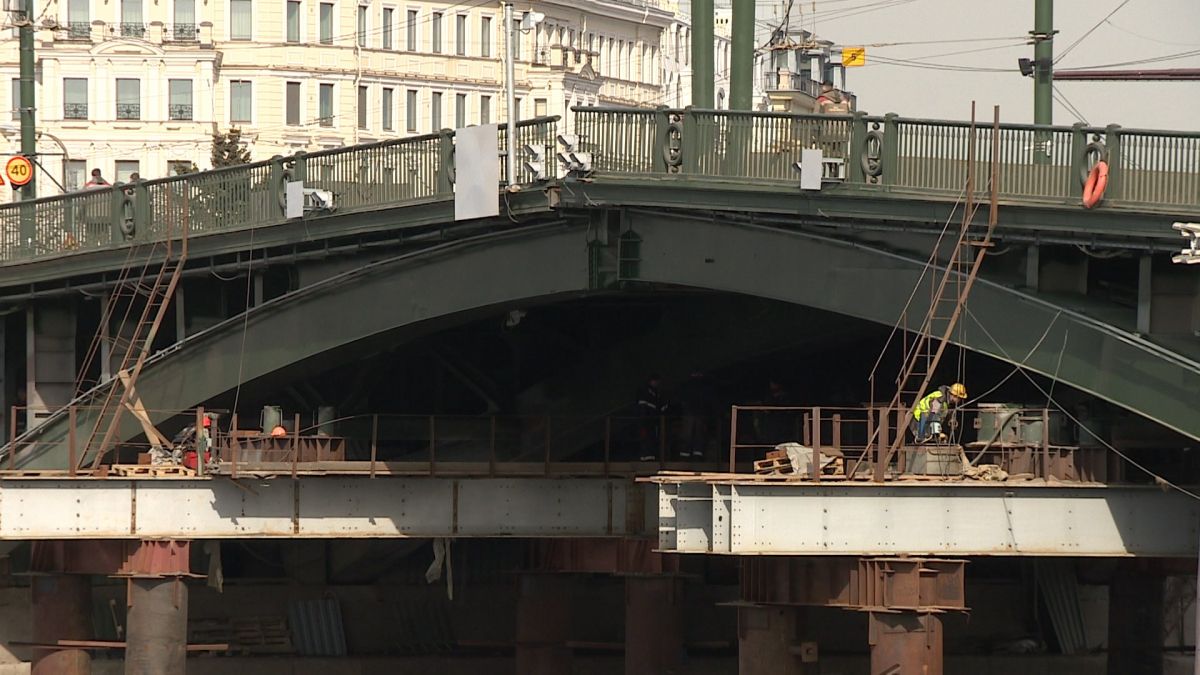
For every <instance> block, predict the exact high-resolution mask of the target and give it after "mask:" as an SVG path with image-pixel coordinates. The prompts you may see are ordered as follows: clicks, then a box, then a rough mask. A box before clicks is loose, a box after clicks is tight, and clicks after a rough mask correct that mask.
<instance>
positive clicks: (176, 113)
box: [167, 103, 192, 120]
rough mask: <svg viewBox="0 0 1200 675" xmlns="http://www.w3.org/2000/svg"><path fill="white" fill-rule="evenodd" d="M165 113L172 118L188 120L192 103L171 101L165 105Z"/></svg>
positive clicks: (190, 117) (190, 115) (190, 116)
mask: <svg viewBox="0 0 1200 675" xmlns="http://www.w3.org/2000/svg"><path fill="white" fill-rule="evenodd" d="M167 108H168V109H167V114H168V116H169V118H170V119H173V120H190V119H192V104H191V103H172V104H171V105H169V106H167Z"/></svg>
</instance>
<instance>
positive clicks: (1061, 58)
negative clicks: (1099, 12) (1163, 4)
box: [1054, 0, 1129, 64]
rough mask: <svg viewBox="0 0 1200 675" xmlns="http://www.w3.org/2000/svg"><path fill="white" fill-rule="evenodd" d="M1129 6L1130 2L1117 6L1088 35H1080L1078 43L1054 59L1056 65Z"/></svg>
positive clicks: (1125, 0) (1089, 30)
mask: <svg viewBox="0 0 1200 675" xmlns="http://www.w3.org/2000/svg"><path fill="white" fill-rule="evenodd" d="M1128 4H1129V0H1123V2H1121V4H1119V5H1117V8H1116V9H1114V10H1113V11H1111V12H1109V13H1108V14H1107V15H1105V17H1104V18H1103V19H1100V20H1099V21H1097V22H1096V25H1095V26H1092V27H1091V28H1089V29H1088V30H1087V32H1086V33H1084V34H1083V35H1080V36H1079V39H1078V40H1076V41H1074V42H1072V43H1071V45H1070V46H1069V47H1067V48H1066V49H1064V50H1063V51H1062V53H1061V54H1059V55H1058V58H1056V59H1054V63H1056V64H1057V63H1058V62H1059V61H1062V60H1063V59H1064V58H1066V56H1067V54H1070V53H1071V50H1073V49H1075V48H1076V47H1078V46H1079V43H1081V42H1083V41H1084V40H1086V39H1087V37H1088V36H1089V35H1091V34H1092V33H1094V32H1096V29H1097V28H1099V27H1100V26H1103V25H1104V22H1106V21H1108V20H1109V19H1110V18H1112V15H1113V14H1116V13H1117V12H1119V11H1121V8H1122V7H1124V6H1125V5H1128Z"/></svg>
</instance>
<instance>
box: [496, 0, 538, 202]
mask: <svg viewBox="0 0 1200 675" xmlns="http://www.w3.org/2000/svg"><path fill="white" fill-rule="evenodd" d="M545 18H546V15H545V14H541V13H539V12H525V13H524V14H523V15H522V16H521V25H520V27H519V28H518V26H517V25H516V24H515V23H513V4H512V3H511V2H506V3H504V35H505V48H504V60H505V64H504V98H505V106H506V107H507V108H508V124H507V127H506V128H505V132H506V133H505V138H506V139H507V141H508V143H507V146H508V151H507V152H506V153H505V158H504V167H505V171H506V173H507V174H508V176H507V177H508V186H507V187H506V189H507V190H508V191H509V192H514V191H516V189H517V111H516V107H517V86H516V76H517V54H516V51H517V31H518V30H520V31H521V32H529V31H530V30H533V29H534V28H535V27H536V26H537V25H538V24H539V23H540V22H541V21H542V19H545Z"/></svg>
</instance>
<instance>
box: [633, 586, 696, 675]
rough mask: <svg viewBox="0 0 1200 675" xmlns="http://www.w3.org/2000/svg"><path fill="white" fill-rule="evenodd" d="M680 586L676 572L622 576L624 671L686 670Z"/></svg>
mask: <svg viewBox="0 0 1200 675" xmlns="http://www.w3.org/2000/svg"><path fill="white" fill-rule="evenodd" d="M683 590H684V583H683V579H682V578H681V577H677V576H630V577H626V578H625V675H674V674H675V673H682V672H685V671H684V665H683Z"/></svg>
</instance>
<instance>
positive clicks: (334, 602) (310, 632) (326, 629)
mask: <svg viewBox="0 0 1200 675" xmlns="http://www.w3.org/2000/svg"><path fill="white" fill-rule="evenodd" d="M288 625H289V626H290V627H291V630H292V645H293V646H294V647H295V648H296V651H297V652H298V653H299V654H301V655H302V656H345V655H346V631H345V629H344V628H343V626H342V606H341V603H339V602H338V599H337V597H336V596H329V597H326V598H322V599H320V600H293V601H292V602H290V603H289V604H288Z"/></svg>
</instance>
